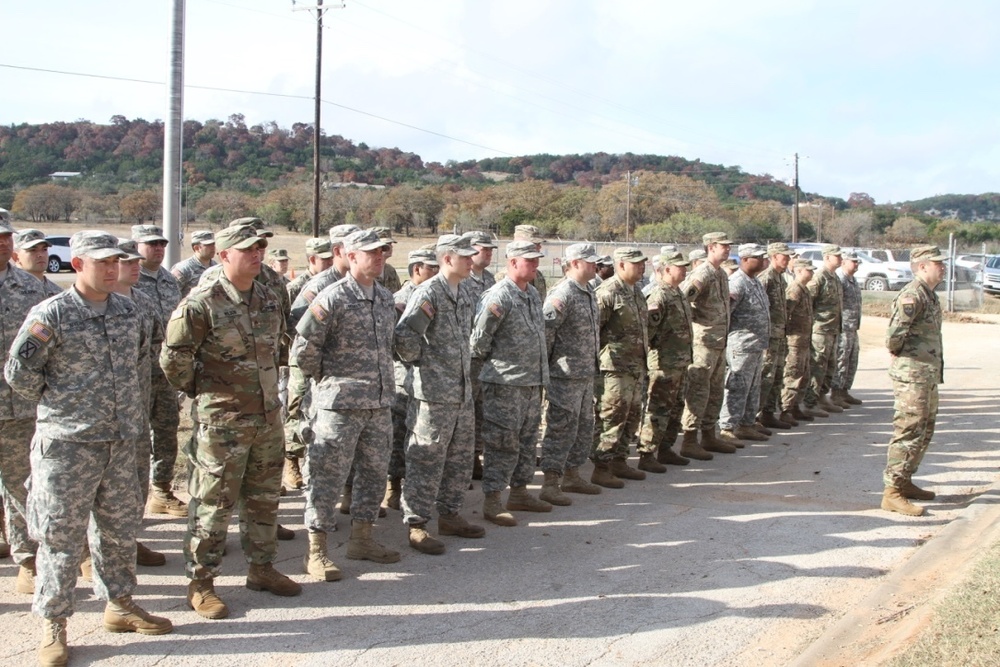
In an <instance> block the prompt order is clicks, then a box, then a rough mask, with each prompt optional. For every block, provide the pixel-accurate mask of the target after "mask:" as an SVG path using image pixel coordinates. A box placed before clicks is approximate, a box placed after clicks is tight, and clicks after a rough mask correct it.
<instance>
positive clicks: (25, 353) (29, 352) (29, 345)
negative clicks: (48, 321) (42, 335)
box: [17, 338, 39, 359]
mask: <svg viewBox="0 0 1000 667" xmlns="http://www.w3.org/2000/svg"><path fill="white" fill-rule="evenodd" d="M38 348H39V345H38V343H36V342H35V341H33V340H31V339H30V338H29V339H28V340H26V341H24V342H23V343H21V347H19V348H17V356H19V357H21V358H22V359H31V357H33V356H34V355H35V352H38Z"/></svg>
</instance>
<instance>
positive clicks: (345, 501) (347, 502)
mask: <svg viewBox="0 0 1000 667" xmlns="http://www.w3.org/2000/svg"><path fill="white" fill-rule="evenodd" d="M352 500H354V487H350V486H347V485H346V484H345V485H344V493H343V495H342V496H341V497H340V513H341V514H350V513H351V501H352Z"/></svg>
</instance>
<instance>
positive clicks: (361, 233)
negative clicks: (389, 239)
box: [344, 229, 389, 252]
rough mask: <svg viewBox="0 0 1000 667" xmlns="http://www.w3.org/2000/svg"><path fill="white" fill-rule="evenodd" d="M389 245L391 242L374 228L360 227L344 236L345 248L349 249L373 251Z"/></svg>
mask: <svg viewBox="0 0 1000 667" xmlns="http://www.w3.org/2000/svg"><path fill="white" fill-rule="evenodd" d="M388 247H389V244H388V243H386V242H385V241H383V240H382V239H380V238H379V237H378V234H377V233H376V232H375V230H373V229H359V230H358V231H356V232H351V233H350V234H348V235H347V236H345V237H344V249H345V250H349V251H358V250H360V251H362V252H371V251H372V250H378V249H379V248H388Z"/></svg>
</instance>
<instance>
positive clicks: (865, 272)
mask: <svg viewBox="0 0 1000 667" xmlns="http://www.w3.org/2000/svg"><path fill="white" fill-rule="evenodd" d="M849 249H850V250H853V251H854V252H856V253H857V254H858V259H860V260H861V266H859V267H858V273H857V274H856V275H855V277H856V278H857V280H858V282H859V283H861V285H862V288H863V289H866V290H871V291H873V292H884V291H886V290H898V289H902V287H903V286H904V285H906V283H908V282H910V281H911V280H913V270H912V269H910V251H909V250H874V249H872V248H849ZM862 280H863V282H862Z"/></svg>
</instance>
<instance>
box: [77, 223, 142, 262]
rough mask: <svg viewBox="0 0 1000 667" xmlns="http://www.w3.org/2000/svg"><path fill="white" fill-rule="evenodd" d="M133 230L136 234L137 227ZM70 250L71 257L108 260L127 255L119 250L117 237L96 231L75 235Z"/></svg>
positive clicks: (91, 230)
mask: <svg viewBox="0 0 1000 667" xmlns="http://www.w3.org/2000/svg"><path fill="white" fill-rule="evenodd" d="M132 229H133V232H134V230H135V227H133V228H132ZM69 250H70V256H71V257H90V258H91V259H107V258H108V257H124V256H125V253H124V252H122V251H121V250H119V249H118V238H117V237H114V236H112V235H111V234H108V233H107V232H102V231H98V230H94V229H90V230H86V231H82V232H77V233H76V234H73V236H72V237H70V240H69Z"/></svg>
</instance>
